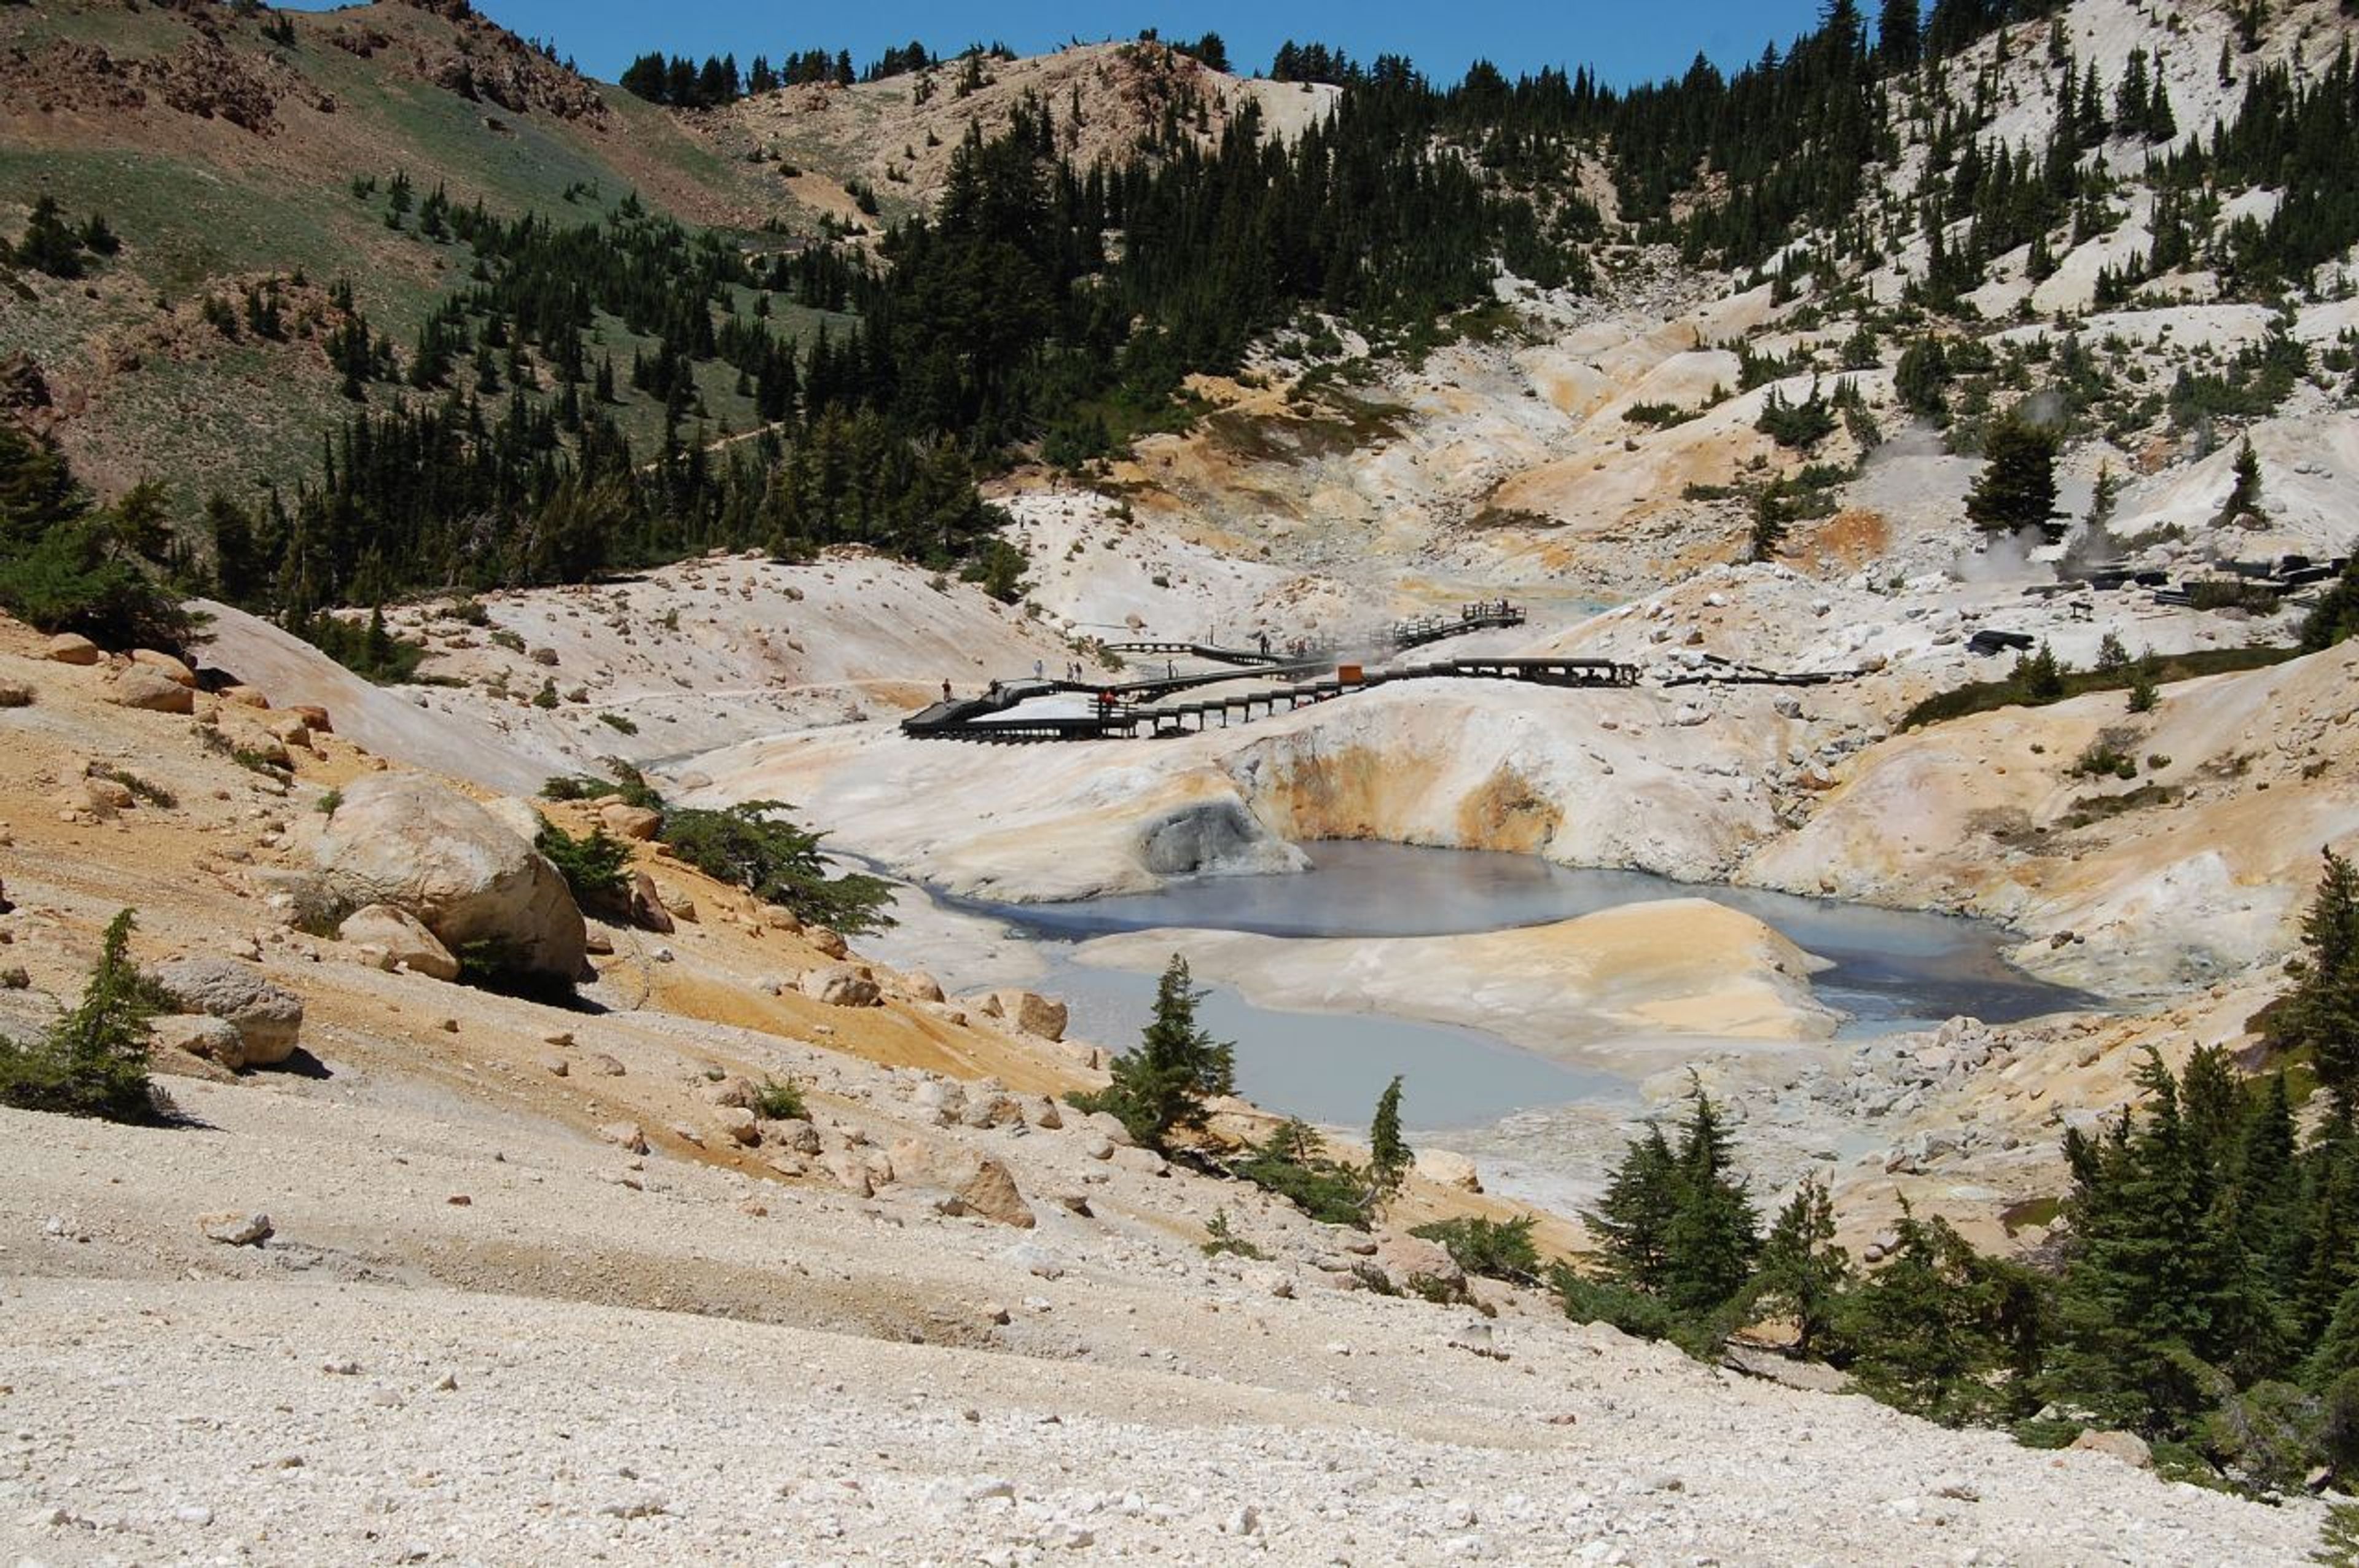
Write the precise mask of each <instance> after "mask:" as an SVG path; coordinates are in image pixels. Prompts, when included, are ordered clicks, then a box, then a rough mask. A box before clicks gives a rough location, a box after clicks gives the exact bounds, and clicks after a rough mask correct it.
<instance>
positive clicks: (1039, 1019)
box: [992, 990, 1066, 1040]
mask: <svg viewBox="0 0 2359 1568" xmlns="http://www.w3.org/2000/svg"><path fill="white" fill-rule="evenodd" d="M992 1000H994V1001H995V1002H996V1003H998V1011H997V1012H996V1013H995V1014H994V1016H995V1017H998V1018H1003V1019H1005V1020H1006V1022H1008V1024H1009V1025H1010V1026H1011V1027H1013V1028H1016V1029H1017V1030H1020V1031H1022V1032H1023V1033H1027V1034H1037V1035H1038V1036H1039V1037H1040V1038H1041V1039H1043V1040H1062V1039H1063V1038H1064V1037H1065V1022H1066V1014H1065V1004H1064V1003H1063V1002H1061V1001H1055V1000H1050V999H1049V998H1048V997H1044V996H1041V995H1040V994H1038V992H1036V991H1027V990H1002V991H994V992H993V993H992Z"/></svg>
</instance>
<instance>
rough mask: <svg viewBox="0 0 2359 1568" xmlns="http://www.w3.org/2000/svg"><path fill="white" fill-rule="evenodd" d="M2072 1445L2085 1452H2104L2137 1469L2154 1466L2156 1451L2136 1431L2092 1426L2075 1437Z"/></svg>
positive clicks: (2149, 1468)
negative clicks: (2101, 1428)
mask: <svg viewBox="0 0 2359 1568" xmlns="http://www.w3.org/2000/svg"><path fill="white" fill-rule="evenodd" d="M2072 1446H2073V1447H2074V1448H2075V1449H2077V1450H2079V1451H2080V1452H2082V1453H2083V1454H2105V1455H2106V1456H2107V1457H2109V1458H2114V1459H2118V1460H2120V1461H2121V1462H2122V1463H2123V1464H2125V1465H2130V1466H2132V1467H2133V1468H2136V1469H2139V1470H2151V1469H2153V1468H2154V1451H2153V1450H2152V1449H2150V1448H2148V1447H2147V1443H2146V1439H2145V1438H2143V1437H2140V1436H2139V1435H2138V1434H2137V1433H2135V1432H2099V1431H2096V1430H2095V1429H2094V1428H2092V1429H2090V1430H2089V1431H2086V1432H2083V1433H2081V1435H2080V1436H2078V1437H2076V1438H2074V1439H2073V1440H2072Z"/></svg>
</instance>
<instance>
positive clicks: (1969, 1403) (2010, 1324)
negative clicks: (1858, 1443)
mask: <svg viewBox="0 0 2359 1568" xmlns="http://www.w3.org/2000/svg"><path fill="white" fill-rule="evenodd" d="M1894 1229H1895V1232H1896V1236H1897V1246H1895V1247H1894V1248H1893V1249H1891V1251H1890V1252H1889V1253H1887V1254H1886V1258H1885V1260H1884V1262H1883V1263H1882V1264H1881V1265H1880V1266H1879V1267H1878V1268H1877V1269H1876V1270H1875V1272H1874V1273H1873V1274H1871V1275H1869V1276H1868V1278H1867V1280H1866V1281H1865V1282H1864V1284H1862V1285H1861V1286H1860V1287H1859V1289H1857V1290H1855V1291H1854V1292H1851V1293H1850V1294H1849V1295H1848V1296H1847V1297H1846V1298H1845V1301H1844V1309H1843V1314H1842V1319H1841V1323H1840V1327H1839V1332H1840V1333H1841V1335H1842V1336H1843V1342H1844V1344H1845V1345H1846V1346H1849V1347H1850V1348H1851V1350H1852V1353H1853V1357H1854V1358H1853V1361H1852V1365H1851V1373H1852V1377H1853V1379H1854V1380H1855V1381H1856V1382H1857V1383H1858V1384H1859V1385H1860V1386H1861V1387H1862V1388H1864V1389H1865V1390H1867V1391H1869V1392H1870V1393H1872V1394H1874V1395H1875V1397H1876V1398H1878V1399H1880V1400H1884V1401H1886V1403H1888V1404H1894V1405H1897V1406H1899V1407H1900V1408H1901V1409H1902V1410H1906V1411H1914V1412H1916V1413H1917V1414H1919V1415H1922V1416H1927V1417H1930V1418H1931V1419H1932V1420H1935V1421H1939V1422H1945V1423H1948V1424H1951V1425H1956V1424H1958V1423H1960V1422H1966V1421H1972V1420H1976V1419H1980V1418H1983V1417H1986V1416H1990V1415H1993V1414H1995V1413H1998V1411H2000V1410H2001V1409H2003V1408H2004V1406H2005V1405H2006V1401H2007V1400H2008V1398H2009V1397H2010V1396H2011V1395H2017V1394H2018V1393H2019V1392H2020V1391H2027V1390H2028V1388H2029V1386H2030V1383H2029V1378H2028V1376H2027V1374H2028V1373H2030V1372H2031V1371H2032V1370H2034V1369H2036V1368H2038V1365H2039V1361H2040V1354H2041V1351H2042V1349H2043V1346H2044V1335H2045V1328H2046V1317H2045V1314H2044V1312H2043V1309H2042V1305H2041V1302H2040V1293H2039V1286H2038V1281H2037V1279H2036V1277H2035V1276H2033V1275H2032V1274H2031V1273H2030V1272H2029V1271H2027V1270H2025V1269H2022V1268H2020V1267H2017V1266H2016V1265H2013V1264H2007V1263H2002V1262H1999V1261H1997V1260H1994V1259H1989V1258H1984V1257H1983V1256H1982V1255H1981V1254H1979V1253H1977V1252H1976V1251H1975V1250H1974V1249H1973V1247H1972V1246H1970V1245H1968V1243H1967V1242H1966V1240H1965V1238H1963V1237H1962V1236H1960V1235H1959V1234H1958V1233H1957V1232H1956V1231H1955V1230H1954V1229H1952V1228H1951V1227H1950V1224H1949V1222H1948V1221H1947V1220H1944V1219H1941V1218H1940V1217H1935V1218H1933V1219H1930V1220H1921V1219H1919V1218H1918V1217H1916V1215H1915V1214H1914V1213H1912V1212H1910V1211H1909V1209H1908V1207H1907V1206H1906V1205H1905V1204H1904V1205H1903V1206H1902V1208H1901V1213H1900V1219H1899V1222H1898V1224H1897V1225H1896V1226H1895V1227H1894Z"/></svg>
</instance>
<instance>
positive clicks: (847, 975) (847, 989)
mask: <svg viewBox="0 0 2359 1568" xmlns="http://www.w3.org/2000/svg"><path fill="white" fill-rule="evenodd" d="M800 984H801V989H802V993H803V995H805V996H807V997H814V998H816V999H818V1000H821V1001H823V1002H826V1003H828V1004H829V1005H830V1006H832V1007H875V1005H876V1004H877V1003H878V1002H879V1001H881V1000H883V993H882V991H880V990H879V989H878V988H877V984H876V980H875V977H874V976H873V975H871V974H870V973H869V971H868V970H867V969H866V968H862V967H860V966H858V965H853V964H830V965H828V966H827V967H826V968H820V969H812V970H810V972H809V973H807V974H805V975H804V976H803V978H802V980H801V982H800Z"/></svg>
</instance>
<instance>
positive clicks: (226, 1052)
mask: <svg viewBox="0 0 2359 1568" xmlns="http://www.w3.org/2000/svg"><path fill="white" fill-rule="evenodd" d="M147 978H148V979H150V980H152V981H154V982H155V984H156V987H157V989H158V990H160V991H162V992H163V994H164V995H165V996H166V997H167V998H168V999H169V1000H170V1001H171V1003H172V1005H174V1006H175V1007H177V1008H179V1010H180V1011H182V1012H183V1013H203V1014H205V1015H207V1016H208V1017H212V1018H218V1019H221V1020H222V1021H223V1022H226V1023H228V1024H229V1025H230V1026H231V1027H232V1028H233V1029H234V1030H236V1032H237V1043H236V1044H235V1045H234V1046H232V1045H230V1044H229V1043H228V1042H227V1041H225V1040H223V1038H222V1037H221V1036H220V1035H219V1034H218V1033H202V1034H198V1033H190V1035H189V1038H188V1039H187V1040H184V1041H182V1042H180V1043H181V1044H182V1048H183V1049H191V1050H193V1049H195V1048H196V1047H195V1045H194V1044H193V1043H192V1042H193V1041H195V1040H196V1039H199V1038H202V1039H204V1040H206V1041H207V1042H208V1045H207V1049H206V1050H205V1052H204V1054H208V1055H210V1056H212V1059H213V1060H214V1061H217V1062H219V1063H221V1065H223V1066H224V1067H267V1066H274V1065H277V1064H278V1063H280V1062H284V1061H285V1060H287V1058H288V1057H289V1056H291V1055H293V1054H295V1041H296V1037H297V1036H298V1035H299V1034H300V1033H302V1029H303V999H302V998H301V997H299V996H297V995H296V994H295V993H294V992H293V991H290V990H288V989H285V988H284V987H281V986H278V985H275V984H273V983H272V982H271V980H270V978H269V977H268V976H267V975H266V974H264V973H263V972H262V970H260V969H259V968H255V966H254V965H252V964H245V963H240V962H239V961H238V960H236V959H234V958H174V959H171V960H169V961H168V962H166V963H162V964H158V965H157V966H156V967H155V968H152V969H150V970H149V971H148V972H147ZM233 1057H234V1060H233V1059H232V1058H233Z"/></svg>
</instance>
